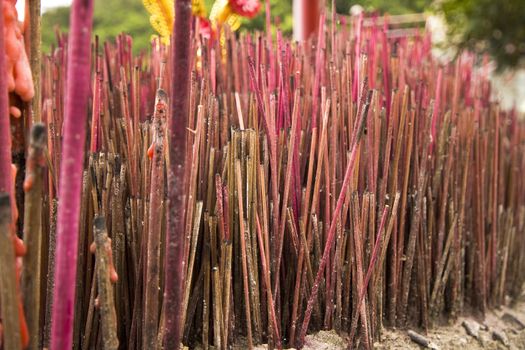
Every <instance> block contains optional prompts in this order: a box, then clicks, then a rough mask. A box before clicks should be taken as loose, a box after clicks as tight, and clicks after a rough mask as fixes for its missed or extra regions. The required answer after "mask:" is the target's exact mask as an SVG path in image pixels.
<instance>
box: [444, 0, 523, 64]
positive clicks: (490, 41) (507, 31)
mask: <svg viewBox="0 0 525 350" xmlns="http://www.w3.org/2000/svg"><path fill="white" fill-rule="evenodd" d="M437 6H438V9H440V10H441V11H442V12H443V14H444V16H445V19H446V21H447V25H448V30H449V38H450V41H451V43H452V44H454V45H456V46H457V47H459V48H460V49H461V48H467V49H470V50H474V51H475V52H478V53H488V54H489V55H491V56H492V57H493V58H494V59H495V61H496V63H497V65H498V69H499V70H502V69H505V68H513V67H517V66H519V65H525V22H524V19H525V1H524V0H498V1H494V0H443V1H442V2H441V3H440V4H438V5H437Z"/></svg>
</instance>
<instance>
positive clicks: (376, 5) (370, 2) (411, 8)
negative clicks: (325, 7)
mask: <svg viewBox="0 0 525 350" xmlns="http://www.w3.org/2000/svg"><path fill="white" fill-rule="evenodd" d="M431 2H432V0H395V1H394V0H390V1H389V0H350V1H349V0H336V8H337V12H339V13H348V12H349V10H350V8H351V7H352V6H353V5H357V4H358V5H361V6H363V8H364V9H365V10H366V11H379V12H381V13H389V14H391V15H400V14H406V13H417V12H423V11H424V10H425V9H426V8H427V7H428V6H429V5H430V4H431Z"/></svg>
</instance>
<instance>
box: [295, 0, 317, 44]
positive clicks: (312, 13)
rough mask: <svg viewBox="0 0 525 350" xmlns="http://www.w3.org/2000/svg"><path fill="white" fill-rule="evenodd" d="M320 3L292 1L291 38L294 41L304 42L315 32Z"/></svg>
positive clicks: (300, 0)
mask: <svg viewBox="0 0 525 350" xmlns="http://www.w3.org/2000/svg"><path fill="white" fill-rule="evenodd" d="M320 4H321V1H319V0H294V1H293V36H294V39H295V40H298V41H301V40H306V39H308V38H309V37H310V35H312V34H314V33H315V32H316V31H317V25H318V24H319V15H320V12H321V8H320Z"/></svg>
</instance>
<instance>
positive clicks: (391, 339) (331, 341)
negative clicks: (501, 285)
mask: <svg viewBox="0 0 525 350" xmlns="http://www.w3.org/2000/svg"><path fill="white" fill-rule="evenodd" d="M467 328H469V329H470V331H471V333H472V334H469V333H468V332H467ZM415 331H416V332H418V333H419V334H421V335H423V336H424V337H425V338H426V339H427V340H428V341H429V342H430V344H429V346H427V347H426V348H428V349H439V350H453V349H463V350H471V349H472V350H477V349H484V350H496V349H498V350H499V349H511V350H518V349H525V299H523V300H522V301H520V302H519V303H517V305H515V306H514V307H512V308H510V307H506V306H503V307H500V308H498V309H492V310H488V311H487V313H486V315H485V320H480V319H475V318H473V317H460V318H459V319H458V320H457V321H456V322H455V323H454V324H452V325H448V326H438V327H434V328H433V329H431V330H429V331H428V333H427V334H423V332H422V331H421V330H415ZM241 348H243V347H242V346H240V347H235V349H239V350H240V349H241ZM374 348H375V349H381V350H405V349H407V350H411V349H414V350H418V349H424V347H422V346H420V345H418V344H416V343H415V342H414V341H412V340H411V339H410V337H409V336H408V332H407V330H392V329H384V330H383V333H382V336H381V341H378V342H376V343H374ZM255 349H257V350H264V349H267V346H266V345H259V346H257V347H256V348H255ZM304 349H305V350H340V349H346V341H345V340H344V339H343V338H341V337H340V336H339V335H337V333H335V331H321V332H319V333H316V334H312V335H309V336H307V338H306V343H305V347H304Z"/></svg>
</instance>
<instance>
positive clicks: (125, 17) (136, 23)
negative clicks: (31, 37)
mask: <svg viewBox="0 0 525 350" xmlns="http://www.w3.org/2000/svg"><path fill="white" fill-rule="evenodd" d="M93 18H94V19H93V33H94V34H96V35H98V36H99V37H100V38H101V39H102V40H106V39H114V38H115V37H116V36H117V35H118V34H120V33H123V32H124V33H127V34H130V35H131V37H132V38H133V47H134V49H135V51H138V50H143V49H147V48H148V47H149V41H150V38H151V35H153V34H155V33H154V31H153V28H152V27H151V25H150V23H149V15H148V13H147V12H146V10H145V9H144V6H143V5H142V1H140V0H104V1H95V11H94V17H93ZM55 28H58V29H59V30H60V31H63V32H65V31H67V29H68V28H69V8H68V7H59V8H56V9H53V10H50V11H47V12H46V13H44V14H43V16H42V45H43V50H44V51H49V49H50V47H51V44H53V43H54V42H55Z"/></svg>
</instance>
